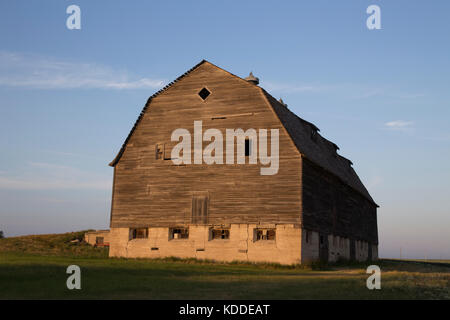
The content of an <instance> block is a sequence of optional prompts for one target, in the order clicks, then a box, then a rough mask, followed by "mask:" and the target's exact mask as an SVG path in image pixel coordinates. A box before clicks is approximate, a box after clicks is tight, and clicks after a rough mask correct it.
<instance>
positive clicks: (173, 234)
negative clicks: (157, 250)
mask: <svg viewBox="0 0 450 320" xmlns="http://www.w3.org/2000/svg"><path fill="white" fill-rule="evenodd" d="M169 237H170V239H188V238H189V229H188V228H171V229H170V233H169Z"/></svg>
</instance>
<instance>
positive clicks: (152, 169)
mask: <svg viewBox="0 0 450 320" xmlns="http://www.w3.org/2000/svg"><path fill="white" fill-rule="evenodd" d="M203 87H206V88H207V89H208V90H209V91H210V92H211V94H210V96H209V97H208V98H207V99H206V100H205V101H203V100H202V99H201V98H200V97H199V96H198V92H199V91H200V90H201V89H202V88H203ZM224 117H225V118H224ZM198 120H202V121H203V132H205V131H206V130H207V129H209V128H216V129H219V130H221V131H222V134H223V135H224V140H225V132H226V129H237V128H241V129H243V130H247V129H249V128H253V129H255V130H257V131H258V129H260V128H261V129H268V130H270V129H279V142H280V143H279V146H280V149H279V150H280V161H279V171H278V173H277V174H276V175H271V176H263V175H261V174H260V168H261V166H262V165H261V164H259V161H258V164H245V165H242V164H234V165H227V164H223V165H218V164H213V165H206V164H201V165H200V164H190V165H174V164H173V162H172V161H171V160H156V159H155V145H156V144H158V143H165V144H166V147H167V146H169V147H170V146H173V145H174V144H173V143H172V144H171V141H170V137H171V134H172V131H173V130H175V129H177V128H185V129H187V130H189V131H190V132H191V136H192V142H193V133H194V128H193V125H194V121H198ZM268 140H269V141H270V139H268ZM208 144H209V142H203V147H205V146H206V145H208ZM224 144H225V142H224ZM269 150H270V147H269ZM192 151H193V145H192ZM225 155H226V151H225V146H224V162H225ZM191 156H192V161H193V154H192V155H191ZM235 159H236V155H235ZM301 161H302V160H301V156H300V153H299V152H298V150H297V149H296V147H295V145H294V144H293V142H292V140H291V138H290V137H289V135H288V134H287V133H286V130H285V129H284V127H283V126H282V124H281V122H280V120H279V119H278V117H277V116H276V114H275V112H274V111H273V109H272V108H271V107H270V105H269V104H268V102H267V100H266V98H265V97H264V95H263V93H262V92H261V90H260V88H259V87H257V86H255V85H253V84H251V83H248V82H246V81H244V80H242V79H240V78H238V77H236V76H233V75H231V74H229V73H228V72H226V71H224V70H222V69H220V68H217V67H215V66H214V65H212V64H210V63H207V62H206V63H203V64H201V65H200V66H198V67H197V68H196V69H195V70H193V71H192V72H191V73H189V74H187V75H186V76H185V77H184V78H183V79H182V81H179V82H176V83H174V84H173V85H172V86H170V87H169V88H168V89H166V90H165V91H164V92H162V93H161V94H159V95H158V96H156V97H155V98H153V99H152V100H151V102H150V105H149V106H148V108H147V109H146V111H145V113H144V114H143V117H142V119H141V121H140V122H139V123H138V125H137V127H136V128H135V130H134V132H133V133H132V135H131V137H130V138H129V141H128V143H127V145H126V147H125V150H124V152H123V154H122V156H121V157H120V159H119V160H118V163H117V164H116V166H115V179H114V187H113V188H114V191H113V203H112V211H111V227H113V228H116V227H146V226H160V227H164V226H175V225H182V224H188V223H190V222H191V212H192V197H193V195H194V194H195V193H196V192H208V195H209V198H208V199H209V207H208V222H209V223H210V224H231V223H263V224H264V223H286V224H297V225H299V224H300V222H301V204H302V201H301V197H302V195H301V174H302V165H301Z"/></svg>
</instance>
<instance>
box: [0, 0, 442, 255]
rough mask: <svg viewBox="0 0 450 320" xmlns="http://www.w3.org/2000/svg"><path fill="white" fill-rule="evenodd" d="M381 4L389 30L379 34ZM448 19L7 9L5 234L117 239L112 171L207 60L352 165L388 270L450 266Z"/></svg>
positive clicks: (340, 6) (0, 15)
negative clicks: (109, 232)
mask: <svg viewBox="0 0 450 320" xmlns="http://www.w3.org/2000/svg"><path fill="white" fill-rule="evenodd" d="M73 4H74V5H78V6H79V7H80V9H81V29H79V30H77V29H73V30H71V29H68V28H67V26H66V20H67V18H68V17H69V14H67V13H66V9H67V7H68V6H69V5H73ZM374 4H375V5H378V6H379V7H380V10H381V29H379V30H377V29H374V30H369V29H368V28H367V26H366V20H367V18H368V17H369V16H370V14H367V13H366V9H367V7H368V6H370V5H374ZM449 12H450V2H449V1H444V0H442V1H438V0H436V1H433V2H429V1H424V0H420V1H402V0H397V1H380V0H370V1H365V0H353V1H320V0H319V1H317V0H315V1H312V0H310V1H270V2H269V1H261V0H258V1H226V2H225V1H221V2H218V1H216V2H212V1H132V2H130V1H79V0H72V1H62V0H49V1H45V2H44V1H23V0H15V1H2V2H0V150H1V154H0V230H3V231H4V233H5V235H6V236H16V235H24V234H39V233H55V232H68V231H75V230H82V229H87V228H93V229H104V228H108V227H109V225H108V224H109V214H110V203H111V189H112V174H113V169H112V168H111V167H109V166H108V163H109V162H110V161H111V160H112V159H113V158H114V157H115V155H116V153H117V152H118V151H119V149H120V146H121V145H122V143H123V141H124V139H125V138H126V136H127V134H128V132H129V130H130V129H131V127H132V126H133V124H134V122H135V120H136V118H137V116H138V115H139V113H140V111H141V109H142V107H143V106H144V104H145V102H146V101H147V98H148V97H149V96H151V95H152V94H153V93H154V92H156V91H157V90H159V89H160V88H162V87H163V86H164V85H165V84H167V83H168V82H170V81H172V80H173V79H175V78H176V77H178V76H179V75H181V74H182V73H184V72H185V71H187V70H188V69H190V68H191V67H193V66H194V65H195V64H197V63H198V62H200V61H201V60H202V59H207V60H208V61H210V62H212V63H214V64H216V65H218V66H220V67H222V68H224V69H226V70H228V71H230V72H232V73H234V74H236V75H238V76H241V77H245V76H247V75H248V73H249V72H250V71H252V72H253V73H254V74H255V76H257V77H259V78H260V86H261V87H263V88H265V89H266V90H267V91H268V92H270V93H271V94H272V95H273V96H275V97H276V98H279V97H282V98H283V100H284V101H285V102H286V103H287V104H288V106H289V108H290V109H291V110H292V111H294V112H295V113H296V114H297V115H299V116H300V117H302V118H304V119H306V120H308V121H310V122H313V123H314V124H316V125H317V126H318V127H319V128H320V130H321V134H322V135H323V136H324V137H326V138H327V139H330V140H331V141H333V142H335V143H336V144H337V145H338V146H339V147H340V150H339V153H340V154H341V155H343V156H344V157H347V158H349V159H351V160H352V162H353V163H354V165H353V167H354V169H355V170H356V172H357V173H358V174H359V176H360V178H361V180H362V181H363V182H364V184H365V185H366V187H367V189H368V190H369V192H370V193H371V195H372V197H373V198H374V200H375V201H376V202H377V203H378V204H379V205H380V208H379V209H378V229H379V239H380V244H379V250H380V256H381V257H390V258H399V257H402V258H428V259H432V258H433V259H441V258H442V259H444V258H446V259H450V90H449V88H450V41H449V36H450V19H449V18H448V13H449ZM400 255H401V256H400Z"/></svg>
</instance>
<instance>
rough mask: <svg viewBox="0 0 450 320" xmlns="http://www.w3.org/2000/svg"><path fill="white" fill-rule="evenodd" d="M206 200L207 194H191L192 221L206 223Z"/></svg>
mask: <svg viewBox="0 0 450 320" xmlns="http://www.w3.org/2000/svg"><path fill="white" fill-rule="evenodd" d="M208 202H209V201H208V196H207V195H194V196H192V219H191V222H192V223H198V224H207V223H208Z"/></svg>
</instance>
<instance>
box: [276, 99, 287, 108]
mask: <svg viewBox="0 0 450 320" xmlns="http://www.w3.org/2000/svg"><path fill="white" fill-rule="evenodd" d="M278 102H279V103H281V104H282V105H283V107H287V104H286V103H284V101H283V99H281V98H280V100H278Z"/></svg>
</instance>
